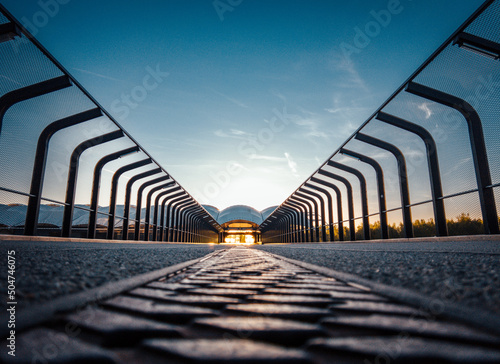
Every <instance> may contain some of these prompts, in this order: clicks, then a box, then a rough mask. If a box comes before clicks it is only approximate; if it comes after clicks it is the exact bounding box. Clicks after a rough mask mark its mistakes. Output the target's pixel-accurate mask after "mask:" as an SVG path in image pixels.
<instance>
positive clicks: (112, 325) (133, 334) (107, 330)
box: [65, 309, 181, 345]
mask: <svg viewBox="0 0 500 364" xmlns="http://www.w3.org/2000/svg"><path fill="white" fill-rule="evenodd" d="M65 320H66V321H68V322H69V323H74V324H76V325H78V326H79V327H82V328H85V329H88V330H91V331H94V332H97V333H98V334H100V335H102V336H103V338H104V344H105V345H117V344H121V345H129V344H130V343H131V342H136V341H140V340H142V339H143V338H145V337H155V336H156V337H170V338H176V337H181V334H180V331H179V329H178V328H177V327H176V326H173V325H169V324H166V323H162V322H157V321H153V320H148V319H143V318H139V317H134V316H130V315H126V314H122V313H116V312H111V311H106V310H102V309H86V310H84V311H80V312H78V313H75V314H71V315H68V316H66V318H65Z"/></svg>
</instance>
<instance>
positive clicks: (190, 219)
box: [181, 206, 198, 243]
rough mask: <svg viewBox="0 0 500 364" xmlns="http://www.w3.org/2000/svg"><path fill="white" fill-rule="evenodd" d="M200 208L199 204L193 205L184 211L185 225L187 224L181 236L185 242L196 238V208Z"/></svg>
mask: <svg viewBox="0 0 500 364" xmlns="http://www.w3.org/2000/svg"><path fill="white" fill-rule="evenodd" d="M197 209H198V206H192V207H188V208H186V209H185V210H184V211H183V213H184V216H183V221H184V223H183V226H185V228H184V231H183V233H182V236H181V240H183V241H184V242H185V243H191V242H193V240H194V230H193V229H194V220H195V218H196V217H197V216H196V210H197Z"/></svg>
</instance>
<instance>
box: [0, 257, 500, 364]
mask: <svg viewBox="0 0 500 364" xmlns="http://www.w3.org/2000/svg"><path fill="white" fill-rule="evenodd" d="M499 347H500V337H498V336H495V335H492V334H490V333H488V332H486V331H485V330H481V329H478V328H475V327H472V326H470V325H467V324H464V323H461V322H458V321H450V320H445V319H442V318H438V317H434V316H433V315H432V314H430V313H429V312H427V311H426V310H425V309H422V308H420V307H411V306H409V305H408V304H404V303H401V302H396V301H395V300H394V299H391V298H389V297H387V296H384V295H382V294H380V293H379V292H376V291H375V290H372V289H370V288H367V287H365V286H363V285H360V284H359V283H356V282H349V281H343V280H339V279H335V278H332V277H329V276H327V275H323V274H320V273H318V272H316V271H314V270H311V269H307V268H305V267H302V266H299V265H297V264H293V263H291V262H289V261H286V260H283V259H280V258H279V257H276V256H274V255H272V254H269V253H266V252H263V251H259V250H255V249H251V248H245V247H235V248H231V249H227V250H224V251H219V253H218V254H215V255H211V256H210V257H209V258H208V259H202V260H200V261H198V263H196V264H194V265H191V266H189V267H187V269H185V270H184V271H178V272H176V273H175V274H173V273H171V274H168V275H167V276H163V277H161V278H160V279H157V280H154V281H152V282H149V283H147V284H144V285H142V286H140V287H135V288H132V289H128V290H127V291H126V292H122V293H120V294H118V295H116V296H114V297H111V298H109V299H106V300H104V301H102V302H100V303H99V304H95V305H91V306H89V305H87V306H85V307H82V308H81V309H79V310H73V311H72V312H67V313H61V314H59V315H58V316H57V317H56V319H54V320H52V321H51V322H48V323H45V324H44V325H38V326H36V327H33V328H30V329H28V330H25V331H24V332H22V333H19V335H18V341H17V352H16V354H17V355H16V358H15V360H12V358H10V357H8V356H7V355H4V352H2V356H1V359H2V360H3V361H4V362H7V363H10V362H15V363H33V362H40V363H152V364H154V363H292V364H293V363H322V364H323V363H363V364H367V363H408V362H411V363H441V362H445V363H499V362H500V350H499V349H498V348H499Z"/></svg>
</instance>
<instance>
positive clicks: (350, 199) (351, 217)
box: [318, 169, 356, 241]
mask: <svg viewBox="0 0 500 364" xmlns="http://www.w3.org/2000/svg"><path fill="white" fill-rule="evenodd" d="M318 173H319V174H321V175H323V176H325V177H328V178H330V179H334V180H337V181H340V182H342V183H343V184H344V185H345V188H346V190H347V212H348V214H349V236H350V239H351V240H352V241H355V240H356V226H355V224H354V199H353V196H352V186H351V183H350V182H349V181H348V180H347V179H346V178H344V177H342V176H339V175H336V174H333V173H330V172H327V171H324V170H322V169H320V170H319V171H318Z"/></svg>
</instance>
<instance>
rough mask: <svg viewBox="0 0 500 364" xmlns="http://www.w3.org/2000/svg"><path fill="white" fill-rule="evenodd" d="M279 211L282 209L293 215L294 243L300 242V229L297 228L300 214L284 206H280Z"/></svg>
mask: <svg viewBox="0 0 500 364" xmlns="http://www.w3.org/2000/svg"><path fill="white" fill-rule="evenodd" d="M281 209H283V210H285V211H287V212H289V213H291V214H292V215H293V218H294V234H295V241H297V242H301V241H302V238H301V235H300V229H299V228H298V227H299V226H300V212H299V211H297V210H295V209H292V208H291V207H289V206H286V205H282V206H281Z"/></svg>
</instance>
